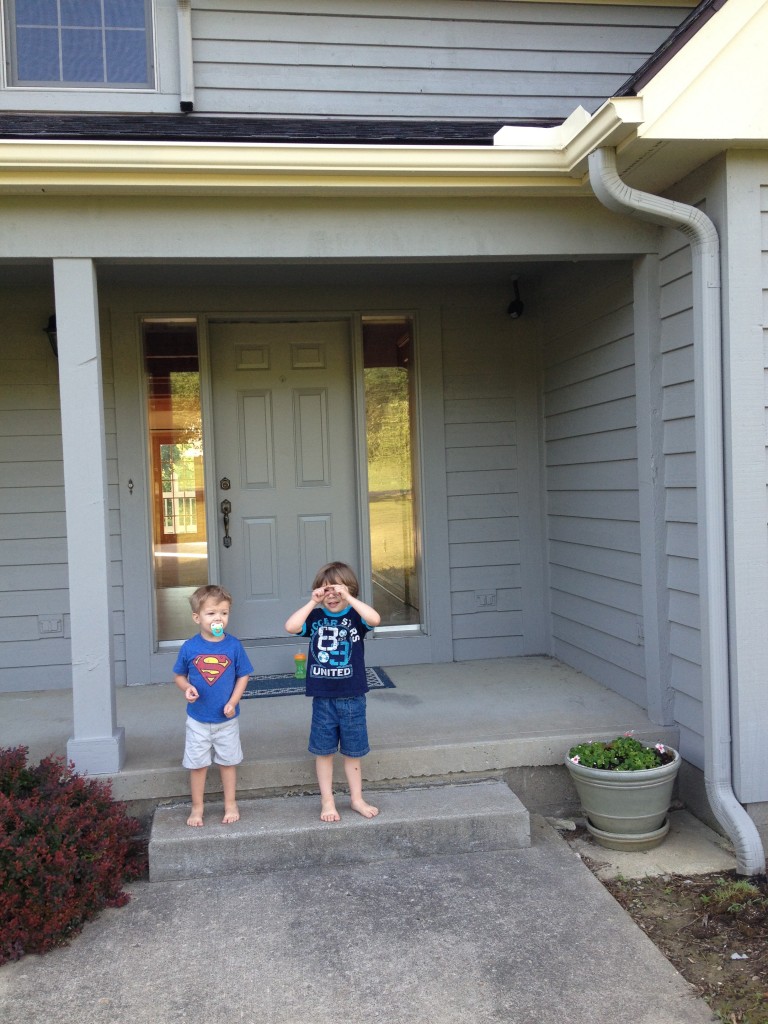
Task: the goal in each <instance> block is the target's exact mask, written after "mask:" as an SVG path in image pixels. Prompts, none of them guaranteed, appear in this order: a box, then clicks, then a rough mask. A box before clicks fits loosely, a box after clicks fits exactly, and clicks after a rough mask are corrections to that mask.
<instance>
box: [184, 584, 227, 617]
mask: <svg viewBox="0 0 768 1024" xmlns="http://www.w3.org/2000/svg"><path fill="white" fill-rule="evenodd" d="M206 601H228V602H229V604H230V605H231V604H232V595H231V594H230V592H229V591H228V590H225V589H224V587H220V586H218V584H216V583H206V585H205V586H204V587H198V588H197V590H196V591H195V592H194V594H190V595H189V606H190V608H191V609H192V613H193V614H194V615H197V613H198V612H199V611H200V609H201V608H202V607H203V605H204V604H205V603H206Z"/></svg>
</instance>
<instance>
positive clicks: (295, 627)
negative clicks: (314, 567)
mask: <svg viewBox="0 0 768 1024" xmlns="http://www.w3.org/2000/svg"><path fill="white" fill-rule="evenodd" d="M324 597H325V590H324V588H323V587H320V588H319V589H318V590H313V591H312V597H311V598H310V599H309V601H307V603H306V604H303V605H302V606H301V608H297V609H296V611H295V612H294V613H293V615H291V616H290V617H289V618H288V619H287V620H286V623H285V631H286V633H300V632H301V630H302V628H303V626H304V623H305V622H306V621H307V618H308V616H309V613H310V612H311V611H314V609H315V608H317V606H318V605H319V604H322V603H323V598H324Z"/></svg>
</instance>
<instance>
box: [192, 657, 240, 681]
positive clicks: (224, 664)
mask: <svg viewBox="0 0 768 1024" xmlns="http://www.w3.org/2000/svg"><path fill="white" fill-rule="evenodd" d="M192 664H193V665H194V666H195V668H196V669H197V671H198V672H199V673H200V675H201V676H202V677H203V679H204V680H205V681H206V683H208V685H209V686H213V684H214V683H215V682H216V680H217V679H219V678H221V676H223V675H224V673H225V672H226V670H227V669H228V668H229V666H230V665H231V664H232V662H231V661H230V660H229V658H228V657H227V656H226V655H225V654H222V655H218V654H198V656H197V657H196V658H195V659H194V660H193V661H192Z"/></svg>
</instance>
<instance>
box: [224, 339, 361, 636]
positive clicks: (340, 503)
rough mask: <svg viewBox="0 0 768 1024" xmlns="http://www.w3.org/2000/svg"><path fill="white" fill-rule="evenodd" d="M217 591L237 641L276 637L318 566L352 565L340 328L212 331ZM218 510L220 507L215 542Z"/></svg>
mask: <svg viewBox="0 0 768 1024" xmlns="http://www.w3.org/2000/svg"><path fill="white" fill-rule="evenodd" d="M209 342H210V357H211V379H212V388H213V427H214V437H215V460H216V462H215V465H216V481H217V493H216V520H215V523H210V524H209V529H208V538H209V543H211V544H212V543H217V544H218V546H219V564H220V567H221V570H220V576H221V584H222V586H224V587H226V589H227V590H229V591H230V593H231V594H232V597H233V606H232V615H231V616H230V626H231V629H232V632H233V633H235V635H237V636H239V637H240V638H241V639H244V640H258V639H266V638H271V637H284V636H285V635H286V634H285V630H284V628H283V627H284V624H285V620H286V619H287V618H288V616H289V615H290V614H291V612H293V611H295V609H296V608H298V607H299V606H300V605H301V604H302V603H303V602H304V601H306V600H307V598H308V597H309V594H310V591H311V583H312V579H313V577H314V574H315V571H316V570H317V569H318V568H319V567H320V566H321V565H323V564H324V563H325V562H328V561H331V560H336V559H338V560H341V561H345V562H349V563H350V564H352V565H353V566H356V565H357V563H358V560H359V543H358V525H357V524H358V518H357V488H356V459H355V441H354V411H353V398H352V372H351V357H350V325H349V323H348V322H347V321H313V322H299V323H282V322H279V323H263V322H256V321H251V322H244V321H239V322H226V321H210V323H209ZM222 502H229V510H228V511H227V506H226V505H225V506H224V510H225V511H227V514H228V517H229V522H228V526H227V528H226V530H225V516H224V512H223V511H222Z"/></svg>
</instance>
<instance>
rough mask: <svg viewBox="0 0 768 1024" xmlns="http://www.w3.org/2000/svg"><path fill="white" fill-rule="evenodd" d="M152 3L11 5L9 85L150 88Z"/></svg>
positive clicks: (48, 0) (45, 0) (23, 0)
mask: <svg viewBox="0 0 768 1024" xmlns="http://www.w3.org/2000/svg"><path fill="white" fill-rule="evenodd" d="M150 4H151V0H9V3H8V26H7V30H8V37H9V43H10V53H11V68H10V72H11V74H10V84H12V85H17V86H19V85H21V86H44V85H48V86H50V85H59V86H73V87H81V88H82V87H94V86H97V87H98V86H102V87H108V88H110V87H111V88H123V89H146V88H149V87H151V86H152V85H153V74H152V60H151V54H152V46H151V23H152V22H151V7H150Z"/></svg>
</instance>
